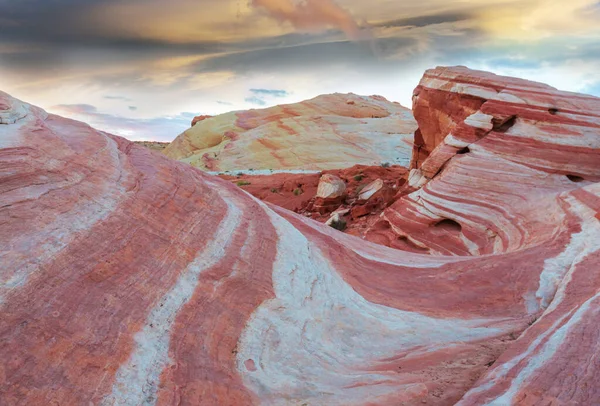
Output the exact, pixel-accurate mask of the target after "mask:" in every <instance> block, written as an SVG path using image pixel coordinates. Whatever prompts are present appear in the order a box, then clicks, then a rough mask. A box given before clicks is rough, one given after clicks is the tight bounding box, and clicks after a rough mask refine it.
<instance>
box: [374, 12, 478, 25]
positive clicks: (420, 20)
mask: <svg viewBox="0 0 600 406" xmlns="http://www.w3.org/2000/svg"><path fill="white" fill-rule="evenodd" d="M472 18H473V15H472V14H470V13H456V12H451V13H440V14H432V15H423V16H415V17H408V18H400V19H397V20H387V21H383V22H380V23H377V24H375V26H377V27H426V26H428V25H436V24H444V23H455V22H458V21H465V20H469V19H472Z"/></svg>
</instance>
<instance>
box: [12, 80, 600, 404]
mask: <svg viewBox="0 0 600 406" xmlns="http://www.w3.org/2000/svg"><path fill="white" fill-rule="evenodd" d="M488 83H489V85H488ZM472 87H473V89H474V90H472V89H471V88H472ZM420 88H421V89H424V88H427V89H429V90H431V92H428V93H429V94H430V95H431V97H440V98H442V97H451V98H453V100H455V102H456V103H460V97H461V96H460V95H461V94H462V93H464V94H466V95H467V96H468V97H469V100H471V98H472V97H473V96H469V95H470V94H471V93H477V94H478V95H479V96H478V97H480V96H481V94H485V95H486V96H485V97H487V95H488V94H490V95H493V94H494V92H495V94H496V99H494V98H493V97H490V98H488V99H486V101H484V102H482V103H481V106H480V108H481V109H482V111H481V113H482V114H488V115H493V116H494V117H506V115H507V114H508V115H511V114H513V113H512V112H514V114H515V115H517V118H516V119H515V120H509V121H508V122H511V123H512V124H513V125H512V127H510V128H506V130H504V126H501V127H502V128H500V129H499V130H500V131H498V130H494V131H491V132H489V133H488V134H487V135H482V137H481V138H478V139H476V140H475V141H473V142H471V143H469V152H468V153H466V154H459V155H457V156H453V157H451V158H450V159H449V160H448V161H446V162H445V164H443V165H442V166H441V170H440V171H439V172H438V173H437V175H435V176H433V178H431V180H429V181H428V182H427V183H426V184H425V186H424V187H423V188H422V189H420V190H418V191H416V192H414V193H413V194H410V195H407V196H405V197H403V198H402V199H401V200H400V201H399V202H397V203H396V204H395V205H394V206H393V207H392V208H390V209H388V211H386V212H385V213H384V215H385V218H384V219H383V220H385V221H381V222H380V223H379V227H381V228H382V230H380V231H381V233H382V234H381V235H382V236H389V235H391V234H393V233H406V236H403V235H400V237H399V238H397V241H398V244H397V245H398V246H399V247H400V248H405V251H404V252H401V251H398V250H394V249H390V248H388V247H384V246H381V245H376V244H373V243H371V242H368V241H364V240H361V239H358V238H355V237H352V236H348V235H345V234H343V233H340V232H338V231H336V230H333V229H331V228H330V227H327V226H324V225H322V224H319V223H317V222H314V221H312V220H310V219H307V218H304V217H302V216H298V215H295V214H293V213H291V212H289V211H286V210H284V209H281V208H277V207H275V206H270V205H267V204H264V203H261V202H259V201H258V200H256V199H254V198H253V197H251V196H250V195H248V194H247V193H245V192H244V191H242V190H241V189H240V188H238V187H237V186H235V185H233V184H231V183H230V182H227V181H224V180H221V179H218V178H215V177H212V176H209V175H206V174H204V173H202V172H201V171H199V170H197V169H193V168H190V167H189V166H188V165H185V164H183V163H180V162H176V161H172V160H169V159H167V158H166V157H163V156H161V155H159V154H156V153H153V152H150V151H148V150H146V149H144V148H143V147H141V146H137V145H134V144H132V143H130V142H128V141H126V140H123V139H121V138H119V137H115V136H112V135H109V134H106V133H103V132H99V131H95V130H93V129H92V128H90V127H89V126H87V125H85V124H82V123H78V122H75V121H71V120H67V119H63V118H60V117H57V116H53V115H47V114H46V113H44V112H43V111H42V110H40V109H37V108H35V107H31V106H29V105H26V104H23V103H20V102H18V101H15V100H14V99H10V98H9V97H8V96H7V95H4V94H2V93H0V105H2V106H9V107H8V109H5V110H4V111H3V112H2V114H3V116H5V117H12V119H11V120H6V121H7V122H12V123H10V124H2V125H0V147H1V148H2V149H1V150H0V168H1V171H0V177H1V178H0V240H1V241H2V245H1V246H0V250H1V252H0V265H1V266H0V306H1V308H0V312H1V314H2V317H0V343H2V345H0V358H1V359H2V360H3V362H2V363H0V399H1V400H2V404H7V405H20V404H27V405H51V404H61V405H63V404H64V405H79V404H83V405H88V404H102V405H149V404H158V405H172V404H182V405H184V404H189V405H198V404H202V405H250V404H273V405H289V404H299V405H302V404H307V405H314V404H317V405H397V404H405V405H421V404H426V405H453V404H457V402H458V404H460V405H482V404H495V405H529V404H552V405H559V404H560V405H563V404H573V405H575V404H581V405H588V404H594V402H595V400H597V399H598V397H599V392H600V385H598V382H599V381H600V379H598V378H599V376H598V375H599V372H600V368H599V367H600V365H599V364H598V362H597V360H596V358H597V356H596V355H597V354H598V353H599V350H600V349H599V348H598V345H599V344H598V343H599V342H600V340H599V339H598V338H599V335H600V329H599V328H598V325H599V323H598V322H599V321H600V320H598V318H599V312H600V307H599V303H598V302H599V301H600V298H599V295H600V294H599V293H598V290H599V289H600V254H599V251H598V250H599V249H600V238H599V237H600V220H599V219H598V212H599V210H600V184H599V183H597V181H598V174H599V173H600V167H599V166H600V130H599V126H598V115H597V111H599V110H600V100H599V99H594V98H591V97H588V96H583V95H574V94H567V93H562V92H558V91H555V90H554V89H551V88H549V87H545V86H542V85H537V84H531V83H530V82H523V81H518V80H514V79H508V78H500V77H496V76H493V75H490V74H485V73H481V72H474V71H468V70H466V69H463V68H452V69H438V70H434V71H429V72H428V73H427V74H426V76H425V78H424V80H423V82H422V83H421V86H420ZM442 89H443V90H442ZM482 89H483V90H482ZM491 89H493V91H492V90H491ZM496 89H502V91H501V92H500V93H498V91H497V90H496ZM522 89H524V90H522ZM484 90H485V91H486V92H483V91H484ZM444 92H446V93H444ZM502 92H504V94H502ZM418 97H420V96H418ZM428 97H429V96H428ZM500 98H502V99H505V100H504V101H502V100H500ZM517 99H521V100H523V101H520V102H517ZM418 102H419V103H421V101H418ZM486 103H490V104H491V105H490V106H487V107H486ZM417 105H418V103H417ZM548 105H550V106H551V107H548ZM549 108H558V109H559V110H561V111H559V112H554V111H553V110H552V111H553V113H549V112H548V109H549ZM544 109H545V110H544ZM458 110H460V109H458ZM16 111H19V112H21V113H17V114H14V112H16ZM22 113H24V114H22ZM431 114H433V113H431ZM440 114H441V113H440ZM472 114H478V113H477V112H474V113H472ZM529 114H532V115H531V116H530V115H529ZM480 116H481V115H479V116H476V117H474V118H473V119H472V120H468V119H467V118H468V116H467V117H464V118H462V119H456V122H457V125H456V127H458V126H462V125H463V124H464V123H465V122H467V124H468V123H470V122H477V123H480V122H482V120H479V119H478V117H480ZM547 116H548V117H547ZM450 117H451V116H450ZM434 118H435V115H433V116H432V117H431V118H429V119H434ZM417 119H418V120H421V119H420V118H419V117H417ZM461 120H462V121H461ZM492 120H493V119H492ZM446 127H447V128H450V127H451V126H447V125H445V126H444V128H446ZM439 128H441V126H439ZM550 129H551V130H550ZM468 130H469V129H468V128H465V131H464V132H461V134H470V135H464V136H463V135H461V138H460V139H461V140H463V141H464V140H465V139H467V138H468V139H472V137H474V135H473V133H476V134H478V136H479V134H480V132H479V130H473V131H472V132H469V131H470V130H469V131H468ZM422 134H425V136H424V138H423V141H424V142H425V143H429V144H427V145H429V147H430V154H429V156H428V158H427V159H434V160H437V159H439V158H438V156H437V154H436V152H435V151H436V149H437V148H438V146H439V145H442V143H443V142H447V141H448V136H446V137H442V136H439V135H437V134H436V135H435V137H437V140H438V141H431V140H430V139H429V136H428V135H427V134H428V133H427V131H424V132H423V131H422ZM436 142H439V143H438V144H436ZM447 143H448V144H450V142H447ZM444 156H445V155H444ZM576 158H577V159H578V161H573V160H574V159H576ZM426 162H427V161H422V162H421V163H420V164H419V168H422V167H423V166H424V165H425V164H426ZM574 162H577V163H576V164H575V163H574ZM432 165H433V164H432ZM436 165H437V164H436ZM566 175H569V178H567V176H566ZM425 179H427V178H425ZM386 226H387V227H388V228H389V229H391V230H393V232H391V231H389V230H388V232H387V234H386V233H384V232H383V231H384V230H383V229H384V228H385V227H386ZM410 251H418V252H410ZM533 321H535V323H533V324H532V322H533Z"/></svg>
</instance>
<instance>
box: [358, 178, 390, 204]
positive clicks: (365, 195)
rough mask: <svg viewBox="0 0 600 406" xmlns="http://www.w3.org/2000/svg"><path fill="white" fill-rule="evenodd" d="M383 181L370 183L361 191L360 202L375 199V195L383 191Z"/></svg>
mask: <svg viewBox="0 0 600 406" xmlns="http://www.w3.org/2000/svg"><path fill="white" fill-rule="evenodd" d="M383 185H384V183H383V181H382V180H381V179H377V180H375V181H373V182H371V183H369V184H368V185H367V186H365V187H364V188H363V190H361V191H360V195H359V196H358V199H359V200H369V199H370V198H371V197H373V195H374V194H375V193H377V192H379V191H380V190H381V188H383Z"/></svg>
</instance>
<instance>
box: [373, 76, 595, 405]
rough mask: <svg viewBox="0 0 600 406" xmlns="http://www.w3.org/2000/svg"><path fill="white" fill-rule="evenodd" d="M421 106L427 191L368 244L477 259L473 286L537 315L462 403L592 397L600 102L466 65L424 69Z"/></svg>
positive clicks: (410, 199) (420, 156)
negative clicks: (486, 287)
mask: <svg viewBox="0 0 600 406" xmlns="http://www.w3.org/2000/svg"><path fill="white" fill-rule="evenodd" d="M413 101H414V109H415V116H416V119H417V122H418V123H419V127H420V130H419V133H420V136H421V139H420V140H418V144H419V145H417V146H416V147H415V154H414V155H413V165H414V166H415V168H414V169H413V172H412V173H411V178H410V180H409V181H410V183H411V186H413V187H422V188H421V189H419V190H417V191H415V192H414V193H412V194H409V195H406V196H404V197H403V198H401V199H400V200H399V201H397V202H396V203H395V204H394V205H393V206H392V207H391V208H389V209H388V210H387V211H386V212H384V213H383V215H382V220H381V221H380V222H379V223H378V224H376V225H375V226H374V227H373V229H372V230H371V232H370V235H369V238H370V239H372V240H374V241H379V242H381V243H384V244H387V245H390V246H394V247H396V248H400V249H404V250H408V251H416V252H422V253H427V254H429V255H431V256H432V257H433V258H439V255H453V256H461V257H463V258H469V260H468V263H469V264H470V265H469V268H468V269H470V270H471V272H474V274H473V275H474V278H473V279H472V280H471V282H470V284H471V286H473V285H477V284H484V285H488V286H489V288H490V289H491V291H490V292H489V293H488V294H491V292H492V291H495V293H494V294H493V295H494V297H496V298H498V299H499V300H502V301H504V302H505V303H507V305H508V306H510V307H513V306H515V305H517V304H519V305H520V306H522V307H523V308H524V309H527V312H528V313H529V314H530V315H531V316H532V320H536V319H537V321H536V322H535V324H533V325H532V326H531V327H530V328H529V329H527V330H526V331H525V332H524V333H523V334H522V335H521V336H520V337H519V339H518V340H517V341H516V342H515V343H514V344H513V345H511V346H510V348H509V349H508V351H506V352H505V353H504V354H503V355H502V356H501V357H500V358H499V359H498V360H497V361H496V363H495V364H494V365H493V367H492V368H491V369H490V371H489V372H488V373H487V374H486V375H485V376H484V377H483V378H482V379H481V380H480V381H479V382H478V383H477V384H476V385H475V386H474V388H472V389H471V390H470V391H469V392H468V394H467V395H466V396H465V397H464V398H463V399H462V401H461V402H460V403H459V404H460V405H482V404H490V405H511V404H514V405H533V404H552V405H563V404H573V405H575V404H582V405H583V404H594V403H595V402H596V401H595V400H594V399H596V400H597V399H600V386H599V385H598V384H596V383H592V382H598V378H599V377H600V364H598V363H597V362H596V361H595V356H594V355H593V354H597V353H599V352H600V346H599V343H600V341H598V339H597V338H598V337H599V336H600V329H599V328H598V327H597V326H598V324H597V323H598V313H599V312H600V306H599V304H600V300H599V299H598V291H599V289H600V284H599V282H600V252H599V249H600V224H599V219H600V214H599V211H600V183H598V182H599V181H600V99H598V98H595V97H591V96H586V95H582V94H574V93H566V92H560V91H557V90H556V89H553V88H551V87H549V86H546V85H543V84H538V83H532V82H527V81H524V80H519V79H513V78H505V77H499V76H495V75H492V74H489V73H485V72H478V71H471V70H468V69H466V68H461V67H458V68H437V69H435V70H431V71H428V72H427V73H426V74H425V76H424V77H423V80H422V81H421V83H420V85H419V87H418V88H417V89H416V90H415V97H414V99H413ZM417 138H418V137H417ZM466 269H467V268H464V269H463V270H462V271H459V273H457V274H456V275H455V276H456V277H458V278H461V277H462V276H463V275H464V274H463V273H462V272H464V271H465V270H466ZM493 269H496V270H497V271H493ZM490 272H492V273H490ZM494 272H498V273H497V274H495V276H493V275H494ZM486 275H487V277H488V279H487V280H484V279H480V278H483V277H485V276H486ZM516 275H520V276H519V277H517V279H516V280H514V281H513V285H512V287H511V288H510V289H506V288H507V287H508V286H506V285H504V283H505V282H506V281H507V280H506V279H505V278H513V277H516ZM457 294H458V292H457Z"/></svg>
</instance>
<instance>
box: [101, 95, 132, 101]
mask: <svg viewBox="0 0 600 406" xmlns="http://www.w3.org/2000/svg"><path fill="white" fill-rule="evenodd" d="M104 98H105V99H107V100H121V101H131V99H130V98H129V97H125V96H104Z"/></svg>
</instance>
